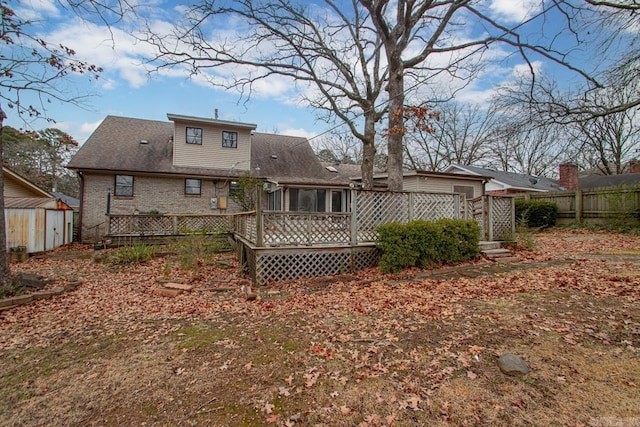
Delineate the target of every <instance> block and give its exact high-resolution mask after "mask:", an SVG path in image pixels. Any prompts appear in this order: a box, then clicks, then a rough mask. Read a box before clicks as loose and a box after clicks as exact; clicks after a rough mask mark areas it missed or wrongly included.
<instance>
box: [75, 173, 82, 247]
mask: <svg viewBox="0 0 640 427" xmlns="http://www.w3.org/2000/svg"><path fill="white" fill-rule="evenodd" d="M76 173H77V174H78V177H79V178H80V210H79V212H78V214H79V215H80V218H78V241H79V242H82V217H83V216H84V175H82V172H80V171H77V172H76Z"/></svg>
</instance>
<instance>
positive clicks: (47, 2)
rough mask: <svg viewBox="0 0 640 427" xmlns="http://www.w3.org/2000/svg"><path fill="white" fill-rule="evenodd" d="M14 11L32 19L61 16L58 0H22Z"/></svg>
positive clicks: (24, 17)
mask: <svg viewBox="0 0 640 427" xmlns="http://www.w3.org/2000/svg"><path fill="white" fill-rule="evenodd" d="M14 11H15V12H16V14H17V15H18V16H19V17H20V18H22V19H28V20H32V21H33V20H41V19H45V18H46V17H58V16H60V11H59V10H58V7H57V6H56V2H55V1H52V0H22V1H20V2H19V3H18V6H17V7H16V8H15V10H14Z"/></svg>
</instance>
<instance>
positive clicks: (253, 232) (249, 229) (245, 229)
mask: <svg viewBox="0 0 640 427" xmlns="http://www.w3.org/2000/svg"><path fill="white" fill-rule="evenodd" d="M257 227H258V226H257V223H256V216H255V214H253V215H251V214H241V215H236V216H235V225H234V232H235V233H237V234H239V235H240V236H241V237H243V238H245V239H247V240H248V241H249V242H251V243H253V244H254V245H255V244H256V242H257V230H258V228H257Z"/></svg>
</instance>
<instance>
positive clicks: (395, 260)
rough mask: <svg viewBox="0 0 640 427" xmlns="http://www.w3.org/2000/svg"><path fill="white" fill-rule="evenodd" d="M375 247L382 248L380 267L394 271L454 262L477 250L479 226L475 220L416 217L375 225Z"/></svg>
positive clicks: (472, 255)
mask: <svg viewBox="0 0 640 427" xmlns="http://www.w3.org/2000/svg"><path fill="white" fill-rule="evenodd" d="M376 231H377V232H378V242H377V246H378V248H380V249H381V250H382V256H381V257H380V268H381V269H382V271H385V272H398V271H400V270H402V269H403V268H408V267H414V266H416V265H419V266H421V267H423V268H424V267H428V266H432V265H438V264H447V263H457V262H461V261H466V260H468V259H473V258H475V257H476V256H477V255H478V254H479V253H480V248H479V247H478V242H479V240H480V228H479V227H478V224H477V223H476V222H475V221H466V220H456V219H441V220H438V221H435V222H431V221H423V220H417V221H412V222H410V223H408V224H400V223H390V224H384V225H381V226H379V227H378V228H377V229H376Z"/></svg>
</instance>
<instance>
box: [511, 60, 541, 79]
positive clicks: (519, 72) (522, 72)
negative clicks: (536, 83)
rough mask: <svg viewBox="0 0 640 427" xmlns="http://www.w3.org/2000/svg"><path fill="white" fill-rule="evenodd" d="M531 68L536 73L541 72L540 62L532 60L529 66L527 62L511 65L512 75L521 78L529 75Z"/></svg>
mask: <svg viewBox="0 0 640 427" xmlns="http://www.w3.org/2000/svg"><path fill="white" fill-rule="evenodd" d="M532 69H533V72H534V73H535V74H536V75H540V74H542V62H541V61H534V62H532V63H531V66H529V64H517V65H515V66H514V67H513V77H516V78H522V77H526V76H530V75H531V70H532Z"/></svg>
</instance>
